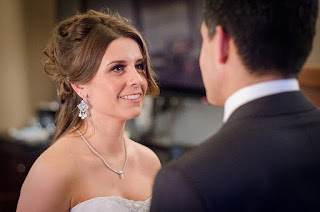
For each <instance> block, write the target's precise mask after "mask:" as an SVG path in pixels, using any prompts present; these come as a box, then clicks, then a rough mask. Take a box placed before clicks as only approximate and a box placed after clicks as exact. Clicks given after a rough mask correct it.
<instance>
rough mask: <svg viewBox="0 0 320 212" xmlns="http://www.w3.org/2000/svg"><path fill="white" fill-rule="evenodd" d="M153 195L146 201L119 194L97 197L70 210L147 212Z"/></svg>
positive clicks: (81, 211)
mask: <svg viewBox="0 0 320 212" xmlns="http://www.w3.org/2000/svg"><path fill="white" fill-rule="evenodd" d="M150 203H151V197H150V198H149V199H147V200H145V201H134V200H128V199H124V198H121V197H117V196H109V197H96V198H93V199H89V200H87V201H84V202H81V203H79V204H77V205H76V206H74V207H73V208H72V209H71V210H70V212H85V211H90V212H104V211H115V212H135V211H139V212H145V211H146V212H147V211H149V209H150Z"/></svg>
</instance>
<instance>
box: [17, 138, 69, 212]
mask: <svg viewBox="0 0 320 212" xmlns="http://www.w3.org/2000/svg"><path fill="white" fill-rule="evenodd" d="M63 142H72V141H70V139H68V138H62V139H61V140H60V141H58V142H57V143H55V144H54V145H52V146H51V147H49V148H48V149H47V150H46V151H45V152H44V153H42V154H41V155H40V157H39V158H38V159H37V160H36V161H35V163H34V164H33V165H32V167H31V169H30V171H29V173H28V176H27V178H26V179H25V181H24V183H23V186H22V188H21V192H20V198H19V203H18V207H17V211H68V210H69V207H70V201H71V196H70V192H71V189H70V185H71V182H72V179H73V177H74V175H75V174H74V170H75V169H74V162H73V161H74V160H73V159H72V157H73V156H72V155H73V154H72V152H69V150H70V149H69V148H70V147H69V145H68V143H63Z"/></svg>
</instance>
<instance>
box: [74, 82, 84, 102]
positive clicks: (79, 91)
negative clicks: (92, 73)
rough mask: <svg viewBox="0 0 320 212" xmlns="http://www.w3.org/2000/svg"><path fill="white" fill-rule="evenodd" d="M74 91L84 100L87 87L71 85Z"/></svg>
mask: <svg viewBox="0 0 320 212" xmlns="http://www.w3.org/2000/svg"><path fill="white" fill-rule="evenodd" d="M71 86H72V88H73V90H74V91H75V92H76V93H77V94H78V96H80V97H81V98H82V99H83V98H85V97H86V94H85V86H84V85H78V84H73V83H71Z"/></svg>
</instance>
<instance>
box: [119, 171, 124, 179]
mask: <svg viewBox="0 0 320 212" xmlns="http://www.w3.org/2000/svg"><path fill="white" fill-rule="evenodd" d="M119 174H120V178H121V179H123V170H120V171H119Z"/></svg>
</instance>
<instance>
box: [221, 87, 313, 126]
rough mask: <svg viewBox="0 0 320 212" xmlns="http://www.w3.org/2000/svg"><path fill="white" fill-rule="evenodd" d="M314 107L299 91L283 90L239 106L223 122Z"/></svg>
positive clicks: (295, 111) (306, 109) (301, 110)
mask: <svg viewBox="0 0 320 212" xmlns="http://www.w3.org/2000/svg"><path fill="white" fill-rule="evenodd" d="M313 109H316V106H314V105H313V104H312V103H311V102H310V101H309V100H308V99H307V98H306V97H305V95H304V94H303V93H302V92H301V91H292V92H284V93H279V94H275V95H271V96H266V97H262V98H259V99H256V100H253V101H251V102H249V103H246V104H244V105H242V106H240V107H239V108H238V109H236V110H235V111H234V113H233V114H232V115H231V116H230V118H229V119H228V121H227V122H226V123H225V124H227V123H232V122H234V121H235V120H237V119H243V118H254V117H261V116H274V115H281V114H289V113H298V112H303V111H308V110H313Z"/></svg>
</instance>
